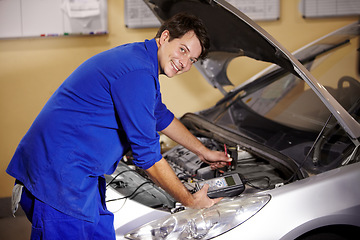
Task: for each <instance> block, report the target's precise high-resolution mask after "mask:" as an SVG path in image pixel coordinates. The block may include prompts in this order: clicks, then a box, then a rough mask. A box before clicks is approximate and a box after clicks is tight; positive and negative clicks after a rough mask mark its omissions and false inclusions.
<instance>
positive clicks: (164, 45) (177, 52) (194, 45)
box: [157, 30, 202, 78]
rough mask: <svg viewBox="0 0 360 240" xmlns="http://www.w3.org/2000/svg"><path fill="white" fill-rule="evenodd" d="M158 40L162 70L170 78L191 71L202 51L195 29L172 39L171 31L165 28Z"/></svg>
mask: <svg viewBox="0 0 360 240" xmlns="http://www.w3.org/2000/svg"><path fill="white" fill-rule="evenodd" d="M157 42H158V47H159V49H158V60H159V68H160V72H161V73H164V74H165V75H166V76H167V77H169V78H171V77H173V76H175V75H177V74H181V73H184V72H187V71H189V70H190V68H191V66H192V64H193V63H195V62H196V61H197V60H198V57H199V56H200V54H201V51H202V48H201V44H200V41H199V39H198V38H197V36H196V34H195V33H194V32H193V31H189V32H187V33H186V34H184V35H183V36H182V37H181V38H174V39H172V40H171V41H170V33H169V31H167V30H165V31H164V32H163V33H162V34H161V37H160V38H159V39H158V41H157Z"/></svg>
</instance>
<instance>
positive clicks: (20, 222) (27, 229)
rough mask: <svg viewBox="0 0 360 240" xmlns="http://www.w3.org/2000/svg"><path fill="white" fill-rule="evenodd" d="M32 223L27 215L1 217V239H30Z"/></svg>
mask: <svg viewBox="0 0 360 240" xmlns="http://www.w3.org/2000/svg"><path fill="white" fill-rule="evenodd" d="M30 233H31V223H30V222H29V221H28V219H27V218H26V216H18V217H16V218H14V217H13V216H11V217H6V218H0V239H3V240H29V239H30Z"/></svg>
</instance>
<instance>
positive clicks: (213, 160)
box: [161, 118, 231, 169]
mask: <svg viewBox="0 0 360 240" xmlns="http://www.w3.org/2000/svg"><path fill="white" fill-rule="evenodd" d="M161 132H162V133H163V134H165V135H166V136H168V137H169V138H171V139H172V140H174V141H175V142H177V143H179V144H180V145H182V146H184V147H185V148H187V149H189V150H190V151H192V152H193V153H195V154H196V155H197V156H198V157H199V158H200V159H201V160H202V161H204V162H206V163H208V164H210V166H211V168H212V169H215V168H221V167H224V166H225V165H226V164H227V163H228V162H231V158H229V157H228V156H226V155H225V154H224V153H223V152H220V151H212V150H210V149H208V148H207V147H205V146H204V145H203V144H202V143H201V142H200V141H199V140H198V139H197V138H196V137H195V136H194V135H192V134H191V133H190V132H189V130H188V129H187V128H186V127H185V126H184V125H183V124H182V123H181V122H180V121H179V120H178V119H177V118H174V119H173V121H172V122H171V123H170V125H169V126H168V127H167V128H165V129H164V130H163V131H161Z"/></svg>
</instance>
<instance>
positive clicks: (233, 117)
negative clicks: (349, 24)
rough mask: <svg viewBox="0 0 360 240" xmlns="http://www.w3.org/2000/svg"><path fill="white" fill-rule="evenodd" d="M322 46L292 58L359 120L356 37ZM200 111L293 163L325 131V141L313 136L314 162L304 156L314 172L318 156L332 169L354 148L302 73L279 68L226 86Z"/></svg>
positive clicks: (220, 124)
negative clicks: (217, 98)
mask: <svg viewBox="0 0 360 240" xmlns="http://www.w3.org/2000/svg"><path fill="white" fill-rule="evenodd" d="M324 46H326V44H324V43H321V44H319V45H317V46H316V48H321V50H319V51H317V50H316V49H315V48H312V49H310V51H309V49H308V51H307V54H304V52H299V54H297V55H295V57H297V58H298V59H299V60H300V61H301V62H302V64H303V65H304V66H305V67H306V68H307V69H308V70H309V71H310V72H311V73H312V74H313V76H314V77H315V78H316V79H317V80H318V81H319V82H320V83H321V84H322V85H323V86H324V87H325V88H326V89H327V91H328V92H329V93H330V94H332V95H333V97H334V98H335V99H336V100H337V101H338V102H339V103H340V104H341V105H342V106H343V107H344V108H345V109H346V110H347V111H348V112H349V113H350V114H351V115H352V116H353V117H354V118H355V119H356V120H357V121H359V106H360V80H359V50H358V47H359V38H358V37H356V38H353V39H351V40H348V39H347V40H345V41H342V42H341V44H337V45H336V46H334V45H331V46H330V45H329V46H328V47H324ZM231 80H233V79H231ZM199 114H200V115H201V116H202V117H205V118H206V119H208V120H210V121H211V122H213V123H215V124H216V125H218V126H221V127H223V128H225V129H227V130H229V131H231V132H235V133H236V134H238V135H241V136H245V137H247V138H249V139H252V140H254V141H256V142H259V143H261V144H263V145H265V146H267V147H270V148H271V149H275V150H277V151H279V152H282V153H283V154H285V155H287V156H288V157H290V158H292V159H294V160H295V161H296V162H297V163H298V164H301V163H302V162H303V161H304V158H305V156H306V154H307V152H308V151H309V150H310V149H311V146H312V145H313V144H314V141H315V139H316V138H317V137H318V135H319V133H320V132H321V131H323V132H325V133H326V134H327V135H329V136H328V137H327V138H326V139H325V138H323V139H325V142H324V141H323V140H320V141H318V144H317V145H316V148H317V149H318V150H316V151H315V150H314V152H315V153H313V154H312V155H311V157H312V159H313V161H307V164H309V165H311V166H308V169H309V168H312V169H313V171H314V172H319V171H320V170H319V168H318V166H316V164H315V162H314V161H317V159H320V158H321V165H322V166H326V167H328V168H335V167H337V166H339V164H341V163H342V162H343V161H344V158H346V156H348V155H349V154H350V153H351V152H352V151H353V150H354V145H353V144H352V142H351V140H350V139H349V137H348V136H347V134H346V132H345V131H344V130H343V129H342V128H341V127H339V125H338V124H337V121H336V119H335V118H334V117H331V116H332V115H331V113H330V111H329V110H328V109H327V108H326V106H325V105H324V104H323V102H322V101H321V100H320V99H319V97H318V96H317V95H316V94H315V93H314V91H313V90H312V89H311V88H310V87H309V86H308V85H307V84H306V83H305V82H304V81H303V80H302V79H301V78H299V77H298V76H295V75H294V74H291V73H289V72H288V71H286V70H284V69H282V68H279V67H274V68H272V70H270V71H267V72H266V73H265V74H264V75H263V76H260V77H259V78H257V79H256V80H254V81H252V82H250V83H248V84H245V85H244V86H240V87H239V88H237V89H235V90H233V91H231V92H230V93H229V94H228V95H227V96H225V97H224V98H223V99H222V100H220V101H219V102H218V103H217V104H216V106H214V107H212V108H210V109H207V110H204V111H202V112H200V113H199ZM323 128H324V129H323ZM320 148H321V150H320ZM314 154H315V155H317V156H315V155H314ZM335 162H336V164H335ZM330 163H331V164H330ZM315 168H316V170H315ZM323 170H324V168H322V170H321V171H323ZM310 171H311V170H310Z"/></svg>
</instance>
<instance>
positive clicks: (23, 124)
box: [0, 0, 357, 198]
mask: <svg viewBox="0 0 360 240" xmlns="http://www.w3.org/2000/svg"><path fill="white" fill-rule="evenodd" d="M299 1H300V0H295V1H294V0H291V1H285V0H283V1H281V17H280V20H278V21H269V22H259V24H260V25H261V26H262V27H263V28H264V29H265V30H267V31H268V32H269V33H270V34H272V35H273V36H274V37H275V38H277V40H278V41H279V42H280V43H282V45H283V46H285V47H286V48H288V49H289V50H290V51H294V50H296V49H297V48H299V47H301V46H303V45H304V44H307V43H309V42H311V41H313V40H315V39H317V38H319V37H321V36H323V35H324V34H326V33H329V32H331V31H333V30H335V29H337V28H339V27H341V26H345V25H347V24H349V23H351V22H353V21H355V20H357V18H355V17H347V18H326V19H313V20H309V19H307V20H306V19H303V18H302V17H301V14H300V13H299V11H298V4H299ZM123 12H124V1H122V0H108V25H109V34H108V35H103V36H78V37H75V36H71V37H70V36H69V37H51V38H19V39H1V40H0V63H1V64H0V97H1V101H0V112H1V118H0V126H1V137H0V198H2V197H9V196H10V195H11V189H12V185H13V181H14V179H13V178H11V177H10V176H8V175H7V174H6V173H5V169H6V167H7V165H8V163H9V162H10V159H11V157H12V155H13V153H14V151H15V149H16V147H17V145H18V143H19V141H20V140H21V138H22V137H23V135H24V134H25V133H26V131H27V129H28V128H29V127H30V125H31V123H32V122H33V120H34V119H35V117H36V116H37V114H38V113H39V112H40V110H41V108H42V107H43V105H44V104H45V103H46V101H47V99H48V98H49V97H50V96H51V95H52V93H53V92H54V91H55V90H56V88H57V87H58V86H59V85H60V84H61V83H62V82H63V81H64V79H65V78H66V77H67V76H68V75H69V74H70V73H71V72H72V71H73V70H74V69H75V68H76V67H77V66H79V65H80V64H81V63H82V62H83V61H85V60H86V59H88V58H89V57H91V56H93V55H95V54H97V53H99V52H102V51H104V50H107V49H109V48H112V47H115V46H117V45H120V44H123V43H127V42H134V41H143V40H144V39H151V38H153V37H154V35H155V33H156V31H157V29H127V28H126V27H125V24H124V17H123ZM129 57H131V56H129ZM236 61H237V62H239V63H242V64H243V66H244V68H241V69H239V68H238V67H236V68H235V67H234V68H231V69H230V72H229V75H230V76H237V79H236V82H234V83H235V84H239V83H241V82H243V81H245V80H246V79H247V78H249V77H251V76H252V75H253V74H255V73H256V72H258V71H259V70H261V68H263V67H265V66H266V64H265V65H264V66H263V67H261V68H260V69H259V68H253V67H252V66H251V61H248V60H236ZM245 66H246V67H245ZM160 81H161V88H162V94H163V101H164V103H165V104H166V105H167V106H168V107H169V108H170V109H171V110H172V111H173V112H174V113H175V115H176V116H177V117H180V116H181V115H183V114H184V113H185V112H189V111H198V110H200V109H204V108H206V107H209V106H211V105H212V104H214V103H215V102H216V100H218V99H219V98H220V97H221V94H220V93H219V92H218V91H217V90H216V89H213V88H212V87H210V85H208V84H207V82H206V81H205V80H204V79H203V78H202V76H201V74H199V73H198V72H197V70H196V69H195V68H193V69H192V70H191V71H190V72H189V73H186V74H184V75H181V76H177V77H174V78H172V79H167V78H166V77H163V76H162V77H161V80H160ZM54 191H56V189H54Z"/></svg>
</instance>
